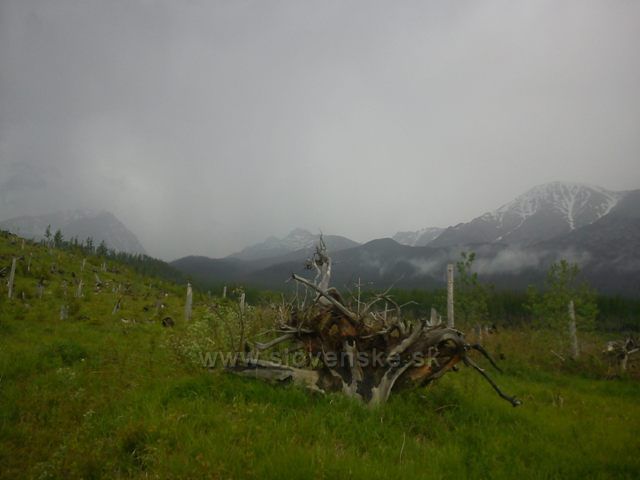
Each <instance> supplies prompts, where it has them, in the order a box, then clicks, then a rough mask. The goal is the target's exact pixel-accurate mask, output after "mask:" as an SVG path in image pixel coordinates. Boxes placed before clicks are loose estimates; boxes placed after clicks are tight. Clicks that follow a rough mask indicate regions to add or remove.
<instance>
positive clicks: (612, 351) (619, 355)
mask: <svg viewBox="0 0 640 480" xmlns="http://www.w3.org/2000/svg"><path fill="white" fill-rule="evenodd" d="M638 352H640V342H638V340H637V339H636V338H634V337H633V336H631V335H630V336H628V337H627V338H626V339H624V340H622V341H611V342H607V346H606V348H605V350H604V352H602V353H604V354H605V355H606V356H607V357H609V358H610V359H614V360H615V362H616V363H617V366H618V367H619V369H620V371H621V372H626V371H627V365H628V363H629V358H630V357H631V356H632V355H634V354H636V353H638Z"/></svg>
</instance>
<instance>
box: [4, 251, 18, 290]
mask: <svg viewBox="0 0 640 480" xmlns="http://www.w3.org/2000/svg"><path fill="white" fill-rule="evenodd" d="M17 260H18V259H17V258H16V257H13V259H12V260H11V272H10V273H9V281H8V282H7V290H8V291H7V295H8V297H9V298H13V283H14V281H15V279H16V262H17Z"/></svg>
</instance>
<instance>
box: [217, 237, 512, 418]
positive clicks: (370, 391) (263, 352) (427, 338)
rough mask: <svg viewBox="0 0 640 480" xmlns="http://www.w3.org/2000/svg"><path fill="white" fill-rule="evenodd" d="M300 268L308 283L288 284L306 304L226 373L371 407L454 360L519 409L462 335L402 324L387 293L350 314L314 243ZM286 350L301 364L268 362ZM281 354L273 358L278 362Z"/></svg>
mask: <svg viewBox="0 0 640 480" xmlns="http://www.w3.org/2000/svg"><path fill="white" fill-rule="evenodd" d="M307 268H308V269H313V270H315V271H316V277H315V280H314V281H311V280H308V279H306V278H303V277H299V276H297V275H293V276H292V278H293V280H294V281H295V282H298V283H299V284H301V285H304V286H305V287H306V288H307V289H309V290H311V291H312V292H313V293H314V295H315V300H314V302H313V303H312V304H311V305H310V306H308V307H306V308H304V309H302V310H300V309H298V308H297V306H294V305H290V306H289V309H288V314H287V315H285V316H284V317H283V320H282V322H281V323H280V324H279V325H277V326H276V328H275V331H276V333H277V334H278V335H279V336H278V337H276V338H274V339H273V340H271V341H269V342H266V343H257V342H256V343H254V345H253V351H252V352H251V354H250V355H249V356H248V358H247V356H245V358H244V359H242V360H239V361H238V362H237V363H236V364H235V365H233V366H231V367H228V369H229V370H231V371H232V372H234V373H237V374H240V375H244V376H249V377H252V378H259V379H262V380H268V381H272V382H276V383H284V382H292V383H295V384H299V385H303V386H305V387H307V388H310V389H311V390H315V391H320V392H342V393H343V394H345V395H347V396H350V397H354V398H357V399H359V400H360V401H362V402H363V403H365V404H367V405H371V406H376V405H380V404H383V403H385V402H386V401H387V399H388V398H389V395H390V394H391V393H392V392H394V391H399V390H402V389H408V388H413V387H418V386H423V385H427V384H428V383H430V382H433V381H434V380H436V379H438V378H440V377H441V376H442V375H444V374H445V373H447V372H448V371H450V370H452V369H454V368H455V367H456V365H457V364H458V363H460V362H462V363H464V364H465V365H468V366H470V367H472V368H473V369H475V370H476V371H478V372H479V373H480V374H481V375H482V376H483V377H484V378H486V379H487V381H489V383H490V384H491V385H492V387H493V388H494V389H495V390H496V391H497V392H498V394H499V395H500V396H501V397H502V398H504V399H506V400H508V401H509V402H510V403H511V404H512V405H513V406H517V405H519V404H520V401H519V400H517V399H516V398H514V397H510V396H508V395H505V394H504V393H502V391H501V390H500V389H499V387H498V386H497V385H496V384H495V383H494V382H493V381H492V380H491V379H490V378H489V376H488V375H487V374H486V373H485V371H484V370H483V369H482V368H480V367H479V366H478V365H477V364H476V363H475V361H474V360H472V358H471V357H470V355H469V354H470V353H471V351H477V352H480V353H481V354H482V355H484V356H485V357H486V358H487V359H489V361H490V362H491V363H492V365H493V366H494V367H496V368H497V366H496V365H495V363H494V362H493V360H491V359H490V357H489V356H488V354H487V352H486V351H485V350H484V349H483V348H482V347H481V346H480V345H477V344H476V345H469V344H468V343H466V342H465V340H464V336H463V334H462V332H460V331H458V330H455V329H453V328H449V327H445V326H443V325H440V324H435V325H433V324H432V322H430V321H428V320H427V319H421V320H415V321H413V322H409V321H406V320H405V319H404V318H403V317H402V311H401V308H400V306H399V305H398V304H397V302H395V301H394V300H393V298H391V297H390V296H389V294H388V291H387V292H384V293H382V294H379V295H376V296H375V297H374V298H373V299H371V300H370V301H369V302H368V303H362V304H360V305H358V308H357V309H352V308H351V307H350V306H349V305H347V304H346V303H345V301H344V300H343V298H342V296H341V295H340V293H339V292H338V291H337V290H336V289H335V288H331V287H329V280H330V277H331V259H330V258H329V256H328V255H327V253H326V248H325V245H324V242H323V241H322V239H321V240H320V244H319V246H318V247H317V249H316V252H315V254H314V256H313V258H312V259H311V260H310V261H309V262H308V263H307ZM382 302H385V303H387V304H390V305H392V306H393V307H394V308H393V309H392V310H391V311H390V312H389V315H386V316H385V315H384V312H383V311H376V310H375V309H374V307H375V306H376V305H377V304H382ZM433 323H435V322H433ZM286 344H290V345H291V344H293V345H291V347H292V348H293V350H291V351H299V349H302V350H303V351H304V352H305V356H304V359H303V360H301V359H299V358H298V359H297V360H300V361H291V362H287V361H284V362H276V361H274V359H275V356H272V357H270V358H269V352H270V351H272V349H273V348H274V347H276V346H279V348H280V349H281V348H282V347H283V346H284V345H286ZM281 353H282V351H280V352H279V355H278V358H282V355H281ZM261 356H262V358H260V357H261ZM265 357H266V358H265ZM294 357H295V356H294ZM298 357H299V356H298ZM285 359H286V356H285ZM294 360H296V359H295V358H294Z"/></svg>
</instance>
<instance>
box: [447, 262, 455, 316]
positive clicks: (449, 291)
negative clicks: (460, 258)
mask: <svg viewBox="0 0 640 480" xmlns="http://www.w3.org/2000/svg"><path fill="white" fill-rule="evenodd" d="M453 314H454V311H453V264H452V263H450V264H448V265H447V327H449V328H453V327H454V326H455V322H454V318H453Z"/></svg>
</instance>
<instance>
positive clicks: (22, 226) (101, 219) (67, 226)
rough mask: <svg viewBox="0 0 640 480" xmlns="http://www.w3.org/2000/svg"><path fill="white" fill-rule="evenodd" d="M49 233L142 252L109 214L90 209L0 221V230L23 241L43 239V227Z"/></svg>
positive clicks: (142, 249) (129, 232) (139, 245)
mask: <svg viewBox="0 0 640 480" xmlns="http://www.w3.org/2000/svg"><path fill="white" fill-rule="evenodd" d="M48 225H51V232H52V233H53V232H55V231H56V230H60V231H62V234H63V235H64V238H65V239H70V238H73V237H77V238H78V240H79V241H84V240H86V239H87V238H88V237H91V238H93V242H94V244H95V245H98V244H100V242H102V241H104V242H105V244H106V245H107V247H109V248H112V249H114V250H117V251H119V252H128V253H145V250H144V247H143V246H142V244H141V243H140V241H139V240H138V238H137V237H136V236H135V235H134V234H133V233H132V232H131V230H129V229H128V228H127V227H126V226H125V225H124V224H123V223H122V222H121V221H120V220H118V219H117V218H116V217H115V216H114V215H113V214H112V213H109V212H105V211H101V212H94V211H90V210H70V211H63V212H56V213H51V214H46V215H37V216H23V217H15V218H11V219H9V220H5V221H2V222H0V229H3V230H8V231H10V232H12V233H15V234H18V235H20V236H23V237H26V238H33V239H36V240H40V239H42V238H44V234H45V231H46V229H47V226H48Z"/></svg>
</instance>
